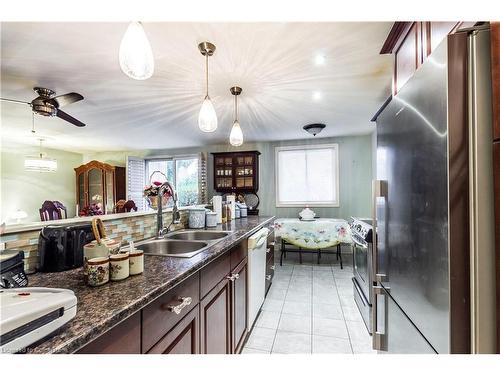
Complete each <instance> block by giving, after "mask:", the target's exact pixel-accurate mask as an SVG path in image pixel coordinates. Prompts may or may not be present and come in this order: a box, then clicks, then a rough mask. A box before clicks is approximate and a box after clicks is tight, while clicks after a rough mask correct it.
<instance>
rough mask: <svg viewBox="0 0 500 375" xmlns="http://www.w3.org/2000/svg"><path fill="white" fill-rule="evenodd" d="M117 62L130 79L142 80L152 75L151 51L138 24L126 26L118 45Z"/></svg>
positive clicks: (153, 63)
mask: <svg viewBox="0 0 500 375" xmlns="http://www.w3.org/2000/svg"><path fill="white" fill-rule="evenodd" d="M119 60H120V67H121V68H122V70H123V73H125V74H126V75H128V76H129V77H130V78H133V79H138V80H144V79H148V78H149V77H151V76H152V75H153V72H154V67H155V61H154V58H153V51H152V49H151V45H150V44H149V40H148V37H147V36H146V33H145V32H144V28H143V27H142V24H141V23H140V22H131V23H130V25H128V28H127V31H126V32H125V34H124V35H123V39H122V42H121V44H120V52H119Z"/></svg>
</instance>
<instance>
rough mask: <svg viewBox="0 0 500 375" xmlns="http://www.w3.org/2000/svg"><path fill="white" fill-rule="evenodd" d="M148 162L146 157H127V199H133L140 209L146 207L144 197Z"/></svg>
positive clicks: (142, 209)
mask: <svg viewBox="0 0 500 375" xmlns="http://www.w3.org/2000/svg"><path fill="white" fill-rule="evenodd" d="M145 175H146V163H145V160H144V159H141V158H136V157H132V156H129V157H127V200H133V201H134V203H135V205H136V206H137V209H138V210H139V211H144V210H145V209H146V202H145V200H144V197H143V191H144V186H145V184H146V177H145Z"/></svg>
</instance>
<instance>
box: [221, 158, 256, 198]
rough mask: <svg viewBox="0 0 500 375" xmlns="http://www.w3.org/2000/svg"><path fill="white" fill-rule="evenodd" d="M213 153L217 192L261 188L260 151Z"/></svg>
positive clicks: (246, 190) (253, 190)
mask: <svg viewBox="0 0 500 375" xmlns="http://www.w3.org/2000/svg"><path fill="white" fill-rule="evenodd" d="M212 154H213V156H214V190H215V191H216V192H221V193H228V192H256V191H257V190H258V189H259V155H260V152H259V151H244V152H217V153H212Z"/></svg>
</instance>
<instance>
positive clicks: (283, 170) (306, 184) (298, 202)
mask: <svg viewBox="0 0 500 375" xmlns="http://www.w3.org/2000/svg"><path fill="white" fill-rule="evenodd" d="M275 163H276V207H301V206H304V205H310V206H313V207H318V206H326V207H338V206H339V161H338V145H337V144H328V145H315V146H288V147H276V148H275Z"/></svg>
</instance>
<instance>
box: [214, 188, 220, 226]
mask: <svg viewBox="0 0 500 375" xmlns="http://www.w3.org/2000/svg"><path fill="white" fill-rule="evenodd" d="M212 203H213V206H214V212H215V213H216V214H217V224H221V223H222V196H221V195H214V197H213V198H212Z"/></svg>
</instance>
